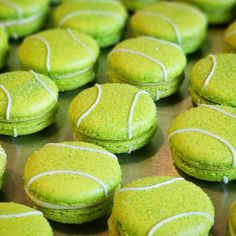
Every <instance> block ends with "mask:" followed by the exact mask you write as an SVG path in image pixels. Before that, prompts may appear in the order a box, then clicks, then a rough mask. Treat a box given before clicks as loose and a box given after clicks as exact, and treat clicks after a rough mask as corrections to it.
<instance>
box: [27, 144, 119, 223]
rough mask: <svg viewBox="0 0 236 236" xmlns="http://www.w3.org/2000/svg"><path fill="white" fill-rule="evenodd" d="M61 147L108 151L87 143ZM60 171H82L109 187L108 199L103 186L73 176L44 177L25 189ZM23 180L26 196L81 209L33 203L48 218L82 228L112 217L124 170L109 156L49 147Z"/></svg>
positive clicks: (30, 161) (30, 163) (29, 165)
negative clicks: (115, 193) (52, 172)
mask: <svg viewBox="0 0 236 236" xmlns="http://www.w3.org/2000/svg"><path fill="white" fill-rule="evenodd" d="M59 144H62V145H63V144H64V145H65V144H66V145H71V146H75V147H76V146H80V147H82V148H83V147H84V148H93V149H97V150H101V151H105V150H104V149H103V148H101V147H99V146H97V145H94V144H89V143H84V142H75V141H71V142H63V143H59ZM45 163H46V164H45ZM91 163H92V164H91ZM58 170H71V171H79V172H83V173H86V174H90V175H92V176H95V177H97V178H98V179H99V180H101V181H103V183H104V184H105V185H106V186H107V189H108V196H107V197H106V196H105V193H104V190H103V188H102V186H101V185H100V184H98V183H97V182H96V181H94V180H92V179H90V178H88V177H85V176H81V175H75V174H71V173H70V174H65V173H60V174H54V175H47V176H43V177H41V178H38V179H37V180H35V181H34V182H33V183H32V184H31V185H30V187H29V188H27V187H26V186H27V183H28V181H29V180H30V179H31V178H32V177H34V176H35V175H37V174H40V173H43V172H48V171H58ZM24 180H25V188H26V189H27V191H26V193H27V194H28V195H31V196H33V197H34V198H36V199H38V200H41V201H44V202H47V203H50V204H54V205H57V206H59V207H65V208H67V207H73V206H76V207H77V208H78V206H79V208H78V209H54V208H52V207H47V206H45V205H40V204H38V203H37V201H35V200H34V199H31V200H32V201H33V203H34V204H35V206H36V207H37V208H38V209H39V210H41V211H42V212H43V213H44V214H45V216H46V217H47V218H49V219H52V220H55V221H58V222H63V223H71V224H81V223H84V222H88V221H91V220H94V219H97V218H99V217H101V216H102V215H104V214H108V213H109V211H110V208H111V203H112V198H113V195H114V192H115V191H117V190H118V189H119V187H120V182H121V170H120V166H119V163H118V160H117V159H116V158H112V157H111V156H110V155H108V154H103V153H98V152H91V151H87V150H78V149H73V148H69V147H64V146H53V145H50V144H49V145H45V146H44V147H43V148H41V149H40V150H39V151H37V152H35V153H34V154H32V155H31V157H30V158H29V159H28V161H27V163H26V166H25V170H24ZM83 205H87V206H86V207H84V206H83ZM88 205H91V206H90V207H88Z"/></svg>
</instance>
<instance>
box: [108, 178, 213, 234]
mask: <svg viewBox="0 0 236 236" xmlns="http://www.w3.org/2000/svg"><path fill="white" fill-rule="evenodd" d="M213 223H214V208H213V205H212V203H211V201H210V199H209V197H208V196H207V195H206V193H204V192H203V191H202V190H201V189H200V188H199V187H197V186H196V185H194V184H192V183H190V182H188V181H185V180H184V179H183V178H180V177H167V176H165V177H164V176H155V177H154V176H153V177H145V178H140V179H137V180H135V181H133V182H131V183H129V184H127V185H126V186H125V187H124V188H122V189H121V190H120V191H118V192H117V193H116V195H115V197H114V206H113V209H112V215H111V217H110V219H109V221H108V225H109V235H110V236H120V235H135V236H143V235H147V236H157V235H158V236H166V235H171V236H182V235H191V236H199V235H209V231H210V229H211V227H212V225H213Z"/></svg>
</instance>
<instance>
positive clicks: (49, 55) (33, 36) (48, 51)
mask: <svg viewBox="0 0 236 236" xmlns="http://www.w3.org/2000/svg"><path fill="white" fill-rule="evenodd" d="M31 37H32V38H36V39H38V40H39V41H41V42H42V43H43V44H44V46H45V47H46V50H47V55H46V68H47V72H50V69H51V68H50V57H51V49H50V45H49V43H48V41H47V40H46V39H44V38H43V37H42V36H39V35H32V36H31Z"/></svg>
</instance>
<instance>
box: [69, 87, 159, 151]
mask: <svg viewBox="0 0 236 236" xmlns="http://www.w3.org/2000/svg"><path fill="white" fill-rule="evenodd" d="M69 116H70V119H71V122H72V129H73V132H74V136H75V139H77V140H83V141H85V142H90V143H95V144H97V145H100V146H102V147H104V148H106V149H107V150H109V151H111V152H113V153H129V152H131V151H134V150H136V149H138V148H141V147H143V146H144V145H145V144H147V143H148V142H149V140H150V139H151V138H152V136H153V135H154V134H155V132H156V129H157V118H156V107H155V104H154V102H153V100H152V98H151V96H150V95H149V94H148V93H147V92H145V91H143V90H139V89H137V88H136V87H134V86H131V85H128V84H118V83H114V84H113V83H112V84H103V85H99V84H96V85H95V86H93V87H92V88H89V89H86V90H84V91H82V92H81V93H79V94H78V95H77V96H76V97H75V98H74V99H73V100H72V102H71V104H70V108H69Z"/></svg>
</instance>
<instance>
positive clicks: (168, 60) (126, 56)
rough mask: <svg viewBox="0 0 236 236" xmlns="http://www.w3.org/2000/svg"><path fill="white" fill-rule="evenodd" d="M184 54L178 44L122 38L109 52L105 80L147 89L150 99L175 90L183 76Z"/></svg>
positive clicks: (145, 38)
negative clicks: (123, 39) (106, 77)
mask: <svg viewBox="0 0 236 236" xmlns="http://www.w3.org/2000/svg"><path fill="white" fill-rule="evenodd" d="M185 66H186V57H185V54H184V52H183V50H182V49H181V47H179V46H178V45H177V44H174V43H171V42H168V41H164V40H161V39H157V38H153V37H150V36H140V37H137V38H133V39H128V40H125V41H123V42H121V43H119V44H118V45H116V46H115V48H113V50H112V51H111V52H110V53H109V55H108V70H107V75H108V79H109V80H110V81H111V82H115V83H128V84H131V85H134V86H136V87H138V88H139V89H142V90H145V91H147V92H148V93H149V94H150V95H151V97H152V98H153V100H155V101H157V100H159V99H160V98H163V97H167V96H169V95H171V94H173V93H175V92H176V91H177V90H178V88H179V87H180V85H181V82H182V81H183V78H184V69H185Z"/></svg>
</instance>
